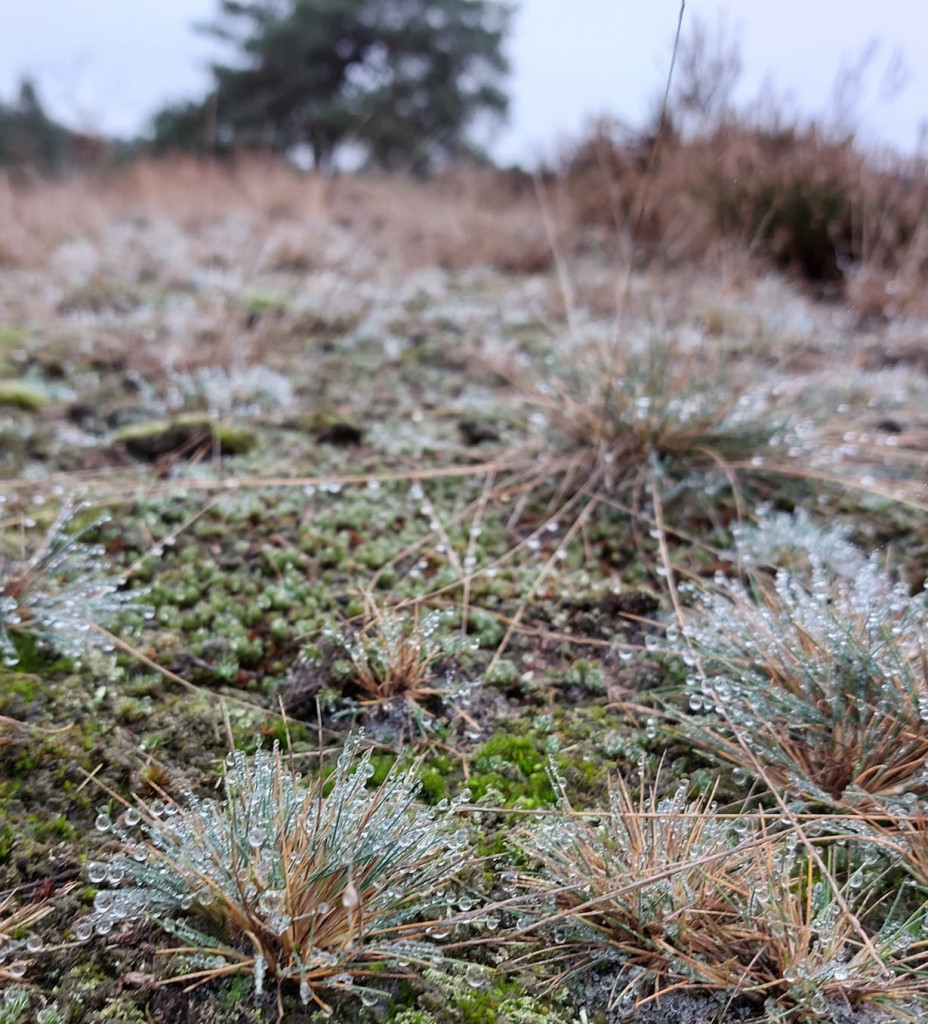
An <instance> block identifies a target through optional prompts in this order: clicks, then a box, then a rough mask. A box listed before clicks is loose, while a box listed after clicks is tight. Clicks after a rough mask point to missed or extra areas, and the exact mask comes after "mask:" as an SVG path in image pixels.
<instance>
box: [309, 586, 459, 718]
mask: <svg viewBox="0 0 928 1024" xmlns="http://www.w3.org/2000/svg"><path fill="white" fill-rule="evenodd" d="M323 640H324V642H325V643H326V644H327V645H328V647H329V649H330V650H331V651H332V652H334V653H335V654H336V660H335V661H333V663H332V666H331V671H332V675H333V677H334V678H335V679H336V681H337V682H339V683H340V684H341V685H342V686H344V687H346V688H347V689H348V690H349V691H351V690H353V691H354V692H355V694H356V695H357V698H358V699H359V701H360V702H361V703H362V704H363V705H366V706H368V707H376V706H385V705H389V704H397V705H402V707H401V708H400V710H401V712H402V713H404V714H406V715H407V716H411V717H413V718H414V719H416V720H417V721H418V723H419V724H420V726H423V727H424V726H425V725H427V712H426V710H425V708H424V707H423V704H425V703H428V702H429V701H433V700H439V699H442V698H445V697H449V696H451V695H453V694H454V692H455V690H456V689H457V687H456V686H455V684H454V680H453V675H452V674H451V672H450V671H449V670H448V663H449V662H450V661H451V659H453V658H454V656H455V655H457V654H459V653H460V652H461V651H462V650H463V649H464V648H465V647H467V646H468V645H469V643H470V642H471V641H468V640H467V639H466V638H464V637H462V636H460V634H459V633H457V632H454V630H453V628H451V626H450V623H449V617H448V614H447V613H446V612H443V611H440V610H433V611H430V612H427V613H426V614H424V615H422V616H421V617H420V615H419V613H418V609H417V610H416V611H415V612H413V613H404V612H400V611H393V610H390V609H380V608H378V607H376V606H375V605H373V604H372V605H370V606H369V607H368V609H367V611H366V613H365V615H364V619H363V622H362V623H361V624H360V625H359V626H358V627H357V628H355V627H352V626H349V625H346V626H343V627H342V628H337V627H335V626H329V627H327V628H326V629H325V630H324V631H323ZM320 654H321V652H320V651H319V649H318V648H307V650H305V651H304V652H303V657H304V659H305V660H307V661H310V662H312V661H313V659H315V660H316V661H318V660H319V657H320Z"/></svg>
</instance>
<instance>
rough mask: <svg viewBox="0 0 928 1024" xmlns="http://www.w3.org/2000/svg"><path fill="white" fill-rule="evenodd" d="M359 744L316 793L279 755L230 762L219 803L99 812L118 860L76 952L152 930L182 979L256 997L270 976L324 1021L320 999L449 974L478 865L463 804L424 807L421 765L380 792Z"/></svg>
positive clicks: (396, 774)
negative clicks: (432, 970) (463, 893)
mask: <svg viewBox="0 0 928 1024" xmlns="http://www.w3.org/2000/svg"><path fill="white" fill-rule="evenodd" d="M358 745H359V738H358V737H355V738H354V739H351V740H349V742H348V743H347V744H346V746H345V748H344V750H343V752H342V754H341V755H340V757H339V759H338V763H337V766H336V768H335V771H334V774H333V775H332V776H331V777H330V778H329V779H324V778H323V777H322V776H321V775H320V776H318V777H316V778H314V779H313V780H311V781H309V782H308V783H307V782H304V781H303V780H302V779H301V778H300V776H299V775H297V774H294V773H293V772H292V771H291V770H289V769H288V768H287V767H286V765H285V763H284V758H283V757H282V755H281V753H280V750H279V749H278V748H276V747H275V749H274V751H273V753H269V752H267V751H260V750H259V751H258V753H257V754H255V755H254V756H253V757H246V756H245V755H244V754H242V753H241V752H237V751H236V752H232V753H230V754H229V755H228V757H227V758H226V765H225V774H224V790H225V800H224V801H216V800H211V799H203V798H199V797H196V796H194V795H193V794H191V793H188V794H187V795H186V800H185V804H184V805H183V806H180V805H178V804H176V803H174V802H173V801H171V800H168V799H164V800H155V801H153V802H152V803H150V804H144V803H142V802H137V803H136V804H135V805H134V806H130V807H127V808H126V809H125V811H124V813H123V814H122V816H121V818H120V819H119V821H118V822H117V823H115V824H114V823H113V822H112V821H111V820H110V817H109V815H107V814H106V813H101V814H100V816H99V817H98V819H97V823H96V827H97V829H98V830H99V831H101V832H103V833H107V832H110V831H112V832H114V833H115V836H116V837H117V839H118V840H119V843H120V847H121V848H120V850H119V851H118V852H116V853H114V854H112V855H111V856H109V857H107V858H105V859H101V860H97V861H94V862H92V863H91V864H90V865H89V868H88V876H89V879H90V881H91V882H93V883H94V884H95V885H99V886H102V887H101V888H100V889H99V891H98V892H97V894H96V897H95V900H94V911H93V913H92V915H91V916H89V917H87V918H85V919H83V920H81V921H80V922H79V923H78V924H77V925H76V927H75V932H76V934H77V936H78V938H81V939H88V938H90V937H91V935H92V934H93V933H96V934H98V935H107V934H108V933H109V932H110V931H111V930H112V929H113V927H114V926H115V925H116V924H117V923H118V922H119V921H121V920H124V919H135V918H139V917H142V916H146V917H149V918H151V919H152V920H154V921H156V922H157V923H159V924H160V925H161V926H162V927H163V928H164V929H165V930H166V931H168V932H169V933H171V934H174V935H176V936H177V937H178V938H179V939H180V940H181V943H182V945H181V946H180V947H178V948H176V949H174V950H172V951H169V952H175V953H180V954H184V955H186V956H187V957H189V969H188V970H187V971H186V973H185V974H184V975H183V978H184V980H188V981H190V980H193V981H197V980H209V979H212V978H220V977H223V976H227V975H233V974H249V975H251V976H252V978H253V981H254V986H255V990H256V994H258V995H260V994H261V992H262V990H263V987H264V982H265V976H266V975H270V976H271V977H273V978H274V979H275V980H276V981H277V983H278V992H279V986H280V984H281V983H282V982H285V981H291V980H292V981H293V982H295V983H296V984H298V985H299V990H300V995H301V997H302V999H303V1001H304V1002H309V1001H310V1000H313V1001H315V1002H316V1003H317V1004H319V1005H320V1006H321V1007H323V1008H325V1005H326V1004H325V1003H324V1001H323V999H322V997H321V995H320V990H326V989H328V990H339V991H347V992H355V993H357V994H358V995H359V996H360V998H361V999H362V1000H363V1001H365V1002H366V1003H373V1002H374V1001H376V999H377V998H378V997H379V995H380V994H381V990H379V989H378V988H377V983H378V980H381V981H382V979H384V978H388V977H396V976H404V975H408V974H409V973H411V972H412V971H413V970H415V969H417V968H419V967H422V966H423V965H435V964H437V963H439V962H440V961H441V959H442V954H441V951H440V948H439V946H438V945H437V944H436V943H437V941H438V940H439V939H440V938H442V937H445V936H447V935H448V934H449V933H450V931H451V929H452V927H453V924H454V922H453V906H454V900H455V898H456V897H455V893H454V890H455V876H456V874H457V873H458V872H459V871H460V870H461V868H462V867H464V865H465V864H466V862H467V860H468V853H467V847H468V843H469V836H468V832H467V830H466V829H465V828H462V827H460V825H459V824H458V823H457V822H456V821H455V811H456V809H457V806H458V804H459V803H460V802H461V801H463V800H464V799H466V794H464V795H462V797H461V798H459V800H458V802H457V803H453V804H448V802H447V801H446V802H445V803H444V806H441V805H440V806H439V807H438V808H434V809H429V808H425V807H421V806H419V805H417V803H416V796H417V794H418V791H419V782H418V768H419V764H418V762H417V763H416V764H414V765H413V766H412V767H410V768H406V769H402V768H399V767H397V766H396V765H394V767H393V768H392V769H391V771H390V772H389V773H388V775H387V777H386V779H385V780H384V781H383V782H382V783H381V785H380V786H379V787H378V788H377V789H376V790H373V791H370V790H368V788H367V783H368V780H369V779H370V777H371V775H372V774H373V771H374V769H373V767H372V765H371V763H370V751H367V752H365V753H363V754H361V755H360V756H358V755H357V751H358ZM278 998H279V997H278Z"/></svg>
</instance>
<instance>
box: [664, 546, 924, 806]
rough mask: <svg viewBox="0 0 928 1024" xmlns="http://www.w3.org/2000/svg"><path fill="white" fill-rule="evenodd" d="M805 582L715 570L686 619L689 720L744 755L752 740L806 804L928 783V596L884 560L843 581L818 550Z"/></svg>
mask: <svg viewBox="0 0 928 1024" xmlns="http://www.w3.org/2000/svg"><path fill="white" fill-rule="evenodd" d="M810 558H811V563H810V570H809V573H808V574H807V575H808V581H807V582H803V581H801V580H800V579H797V578H796V577H795V576H793V575H791V574H789V573H786V572H783V571H781V572H778V573H777V575H776V577H775V578H774V579H773V580H772V581H771V580H770V579H769V577H764V576H763V575H761V574H756V575H755V576H754V577H753V579H754V584H753V586H752V587H750V588H749V587H746V586H745V585H743V584H742V583H741V582H739V581H737V580H728V579H725V578H722V577H719V579H718V580H717V585H718V586H717V589H716V590H714V591H706V592H702V593H701V594H700V595H699V596H698V597H697V609H696V610H695V611H694V613H693V614H692V616H691V617H690V619H689V621H688V623H687V624H686V625H685V627H684V630H683V633H684V636H683V638H682V641H681V642H682V643H683V648H684V655H683V656H684V660H686V661H688V662H689V663H690V666H691V668H692V669H693V674H692V675H691V676H690V683H691V687H692V693H691V696H690V707H691V708H692V709H693V710H696V711H708V712H710V713H709V714H700V715H698V716H692V717H688V718H687V719H686V720H685V724H684V728H685V730H686V732H687V735H689V736H690V737H691V738H692V739H693V740H695V742H696V743H697V744H699V746H701V747H703V748H704V749H707V750H709V751H711V752H712V753H714V754H716V755H718V756H720V757H722V758H725V759H726V760H729V761H731V762H733V763H735V764H738V765H741V766H744V765H745V764H748V759H747V757H746V754H745V748H747V749H748V750H750V751H751V752H752V754H753V756H754V757H756V758H757V759H758V760H759V762H760V763H761V764H762V765H763V766H764V768H765V769H766V771H767V773H768V774H769V778H770V779H771V780H772V781H773V783H774V784H776V785H777V786H781V787H783V788H784V790H786V791H787V792H789V793H790V794H792V795H794V796H797V797H800V798H801V799H803V800H806V801H814V802H819V803H824V804H826V805H831V806H836V805H840V806H842V807H844V806H846V805H854V806H856V807H859V808H861V807H866V806H868V805H870V804H872V802H873V801H874V800H876V799H879V800H883V801H885V800H902V801H906V800H910V799H913V798H915V797H917V796H923V795H924V794H925V793H926V792H928V770H926V768H925V763H926V759H928V727H926V714H928V703H926V693H928V677H926V664H928V662H926V647H925V636H926V624H928V615H926V608H925V602H924V600H923V598H921V597H918V598H911V597H909V595H908V593H907V591H906V590H905V588H904V587H902V586H901V585H898V584H894V583H893V582H892V581H891V580H890V579H889V577H888V576H887V575H886V573H885V572H883V571H882V570H881V569H880V567H879V566H878V565H877V564H876V562H875V561H873V560H871V561H869V562H866V563H864V564H863V565H862V567H861V568H860V570H859V571H858V572H857V573H856V574H855V575H854V576H853V578H846V577H836V576H835V575H834V574H833V573H832V572H831V571H830V570H828V569H826V568H825V567H824V566H823V565H822V563H821V561H820V560H818V559H817V558H816V557H815V556H814V555H813V556H810Z"/></svg>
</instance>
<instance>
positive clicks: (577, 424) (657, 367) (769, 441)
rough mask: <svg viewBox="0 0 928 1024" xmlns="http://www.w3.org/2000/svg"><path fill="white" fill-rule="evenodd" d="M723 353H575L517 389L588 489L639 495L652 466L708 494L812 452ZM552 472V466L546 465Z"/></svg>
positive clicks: (672, 345) (677, 348)
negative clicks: (728, 477)
mask: <svg viewBox="0 0 928 1024" xmlns="http://www.w3.org/2000/svg"><path fill="white" fill-rule="evenodd" d="M724 358H725V353H724V352H722V351H721V350H719V351H717V352H710V351H708V350H703V349H700V350H695V349H686V348H685V347H684V346H683V345H682V344H680V343H678V342H675V341H671V340H666V339H663V338H659V337H658V338H653V337H652V338H647V339H644V340H643V341H641V342H638V343H635V341H633V340H632V341H628V342H625V341H624V340H623V341H622V342H620V341H619V340H618V339H616V340H613V341H612V342H610V343H606V342H605V341H603V340H592V341H588V342H584V343H581V344H579V345H574V346H573V347H571V348H570V350H569V351H568V353H567V356H566V358H564V359H563V360H561V361H557V362H552V363H551V364H550V365H549V366H548V367H547V368H546V373H545V376H544V378H543V379H536V378H534V377H532V376H531V375H523V376H522V379H521V380H520V381H519V383H520V384H521V385H522V387H523V389H524V390H525V392H526V394H527V396H528V397H529V399H530V400H531V401H532V402H533V404H535V405H536V406H537V407H538V410H539V414H538V415H536V420H537V421H538V422H539V424H543V425H544V426H545V427H546V428H547V435H548V436H547V438H546V439H545V444H546V450H547V451H549V452H550V451H554V452H555V453H557V455H556V456H555V457H556V458H561V459H562V460H563V459H566V460H567V462H566V466H567V471H568V472H569V473H570V474H572V475H574V476H576V475H577V474H579V473H583V474H584V475H585V479H584V480H583V483H584V484H585V485H586V486H593V485H595V486H598V487H602V488H605V489H606V490H607V491H614V490H622V489H627V488H632V489H634V488H635V487H636V486H640V484H641V483H642V480H643V475H644V474H645V473H646V472H647V470H648V468H649V467H650V466H653V465H655V464H656V465H658V466H660V468H661V470H662V475H663V476H664V477H665V484H667V483H669V482H670V480H675V481H679V480H681V479H682V480H686V481H688V483H689V484H690V485H692V486H696V487H699V488H702V487H703V486H704V481H705V479H706V474H707V473H708V474H715V473H717V471H718V470H719V469H720V468H721V467H731V466H736V467H741V468H746V469H748V470H749V471H750V472H763V471H764V468H765V467H766V466H767V464H768V463H771V462H772V463H776V462H780V463H783V462H784V461H785V460H786V459H787V457H788V455H789V454H790V453H792V455H798V454H799V453H800V452H801V451H804V450H805V446H806V445H807V444H808V438H807V436H806V435H807V433H808V431H807V428H806V427H805V426H804V425H803V424H801V423H798V422H796V423H793V422H791V421H790V418H789V417H788V416H784V415H783V414H782V413H781V412H780V411H778V410H777V409H776V408H775V407H774V404H773V403H772V401H771V400H770V397H769V395H767V394H766V393H765V392H764V391H763V390H762V389H759V388H756V387H749V386H747V385H746V384H744V383H741V382H739V381H736V380H733V379H732V378H731V374H730V373H727V372H726V370H725V365H724ZM546 471H548V467H547V466H546Z"/></svg>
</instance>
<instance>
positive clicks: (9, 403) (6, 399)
mask: <svg viewBox="0 0 928 1024" xmlns="http://www.w3.org/2000/svg"><path fill="white" fill-rule="evenodd" d="M50 404H51V398H50V397H49V395H48V393H47V392H46V391H44V390H43V389H42V388H40V387H37V386H35V385H34V384H26V383H24V382H23V381H18V380H0V408H6V409H21V410H22V411H23V412H38V410H39V409H44V408H45V407H46V406H47V405H50Z"/></svg>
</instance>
